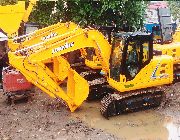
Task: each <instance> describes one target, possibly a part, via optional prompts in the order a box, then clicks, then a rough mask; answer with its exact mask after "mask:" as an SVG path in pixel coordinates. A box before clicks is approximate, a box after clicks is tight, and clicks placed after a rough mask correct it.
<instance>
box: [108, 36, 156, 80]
mask: <svg viewBox="0 0 180 140" xmlns="http://www.w3.org/2000/svg"><path fill="white" fill-rule="evenodd" d="M152 45H153V42H152V35H150V34H147V33H118V34H115V36H114V40H113V44H112V53H111V57H110V78H112V79H113V80H115V81H117V82H120V75H125V77H126V81H129V80H132V79H133V78H134V77H135V76H136V75H137V74H138V72H139V71H140V70H141V69H142V68H143V67H144V66H146V65H147V64H148V63H149V62H150V60H151V59H152V57H153V46H152Z"/></svg>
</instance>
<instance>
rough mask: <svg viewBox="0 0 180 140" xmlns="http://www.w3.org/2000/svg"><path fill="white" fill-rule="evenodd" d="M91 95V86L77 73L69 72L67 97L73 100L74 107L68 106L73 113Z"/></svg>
mask: <svg viewBox="0 0 180 140" xmlns="http://www.w3.org/2000/svg"><path fill="white" fill-rule="evenodd" d="M88 94H89V84H88V82H87V81H86V80H85V79H84V78H82V77H81V76H80V75H79V74H78V73H77V72H76V71H74V70H72V69H71V70H69V72H68V82H67V95H68V96H69V97H70V98H71V99H72V100H73V102H74V106H72V104H71V105H68V106H69V108H70V110H71V112H73V111H74V110H75V109H76V108H77V107H79V106H80V105H81V104H82V103H83V101H84V100H86V98H87V97H88Z"/></svg>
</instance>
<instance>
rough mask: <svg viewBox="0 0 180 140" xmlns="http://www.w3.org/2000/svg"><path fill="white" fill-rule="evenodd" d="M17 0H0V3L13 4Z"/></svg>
mask: <svg viewBox="0 0 180 140" xmlns="http://www.w3.org/2000/svg"><path fill="white" fill-rule="evenodd" d="M15 3H17V0H0V5H8V4H15Z"/></svg>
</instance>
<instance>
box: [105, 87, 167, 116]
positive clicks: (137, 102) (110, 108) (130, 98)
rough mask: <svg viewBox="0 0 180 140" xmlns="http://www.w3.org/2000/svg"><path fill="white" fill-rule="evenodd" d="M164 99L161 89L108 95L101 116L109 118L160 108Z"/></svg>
mask: <svg viewBox="0 0 180 140" xmlns="http://www.w3.org/2000/svg"><path fill="white" fill-rule="evenodd" d="M162 97H163V91H162V90H161V89H159V88H149V89H142V90H135V91H131V92H125V93H113V94H108V95H106V96H105V97H104V98H103V99H102V100H101V104H102V108H101V114H102V115H103V116H104V117H105V118H108V117H111V116H116V115H119V114H122V113H129V112H135V111H138V110H142V109H149V108H152V107H156V106H159V105H160V104H161V101H162Z"/></svg>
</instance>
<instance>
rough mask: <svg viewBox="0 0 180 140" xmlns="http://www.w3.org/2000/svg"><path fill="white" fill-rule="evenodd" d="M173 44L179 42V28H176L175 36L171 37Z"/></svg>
mask: <svg viewBox="0 0 180 140" xmlns="http://www.w3.org/2000/svg"><path fill="white" fill-rule="evenodd" d="M173 41H174V42H180V26H179V27H178V28H177V30H176V32H175V34H174V35H173Z"/></svg>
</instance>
